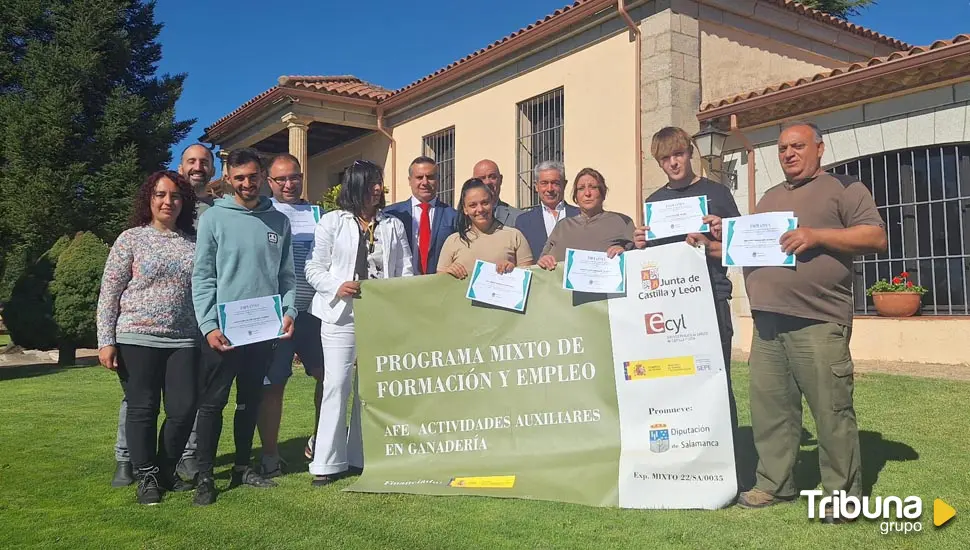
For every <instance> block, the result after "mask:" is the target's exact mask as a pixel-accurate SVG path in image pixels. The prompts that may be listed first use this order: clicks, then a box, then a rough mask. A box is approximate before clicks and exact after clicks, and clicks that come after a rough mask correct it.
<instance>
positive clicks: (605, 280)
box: [562, 248, 626, 294]
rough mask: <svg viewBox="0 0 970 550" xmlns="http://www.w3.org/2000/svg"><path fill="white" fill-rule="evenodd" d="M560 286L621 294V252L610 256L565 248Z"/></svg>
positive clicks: (623, 269)
mask: <svg viewBox="0 0 970 550" xmlns="http://www.w3.org/2000/svg"><path fill="white" fill-rule="evenodd" d="M562 287H563V288H564V289H566V290H575V291H578V292H598V293H604V294H622V293H624V292H626V265H625V264H624V262H623V254H617V255H616V256H614V257H612V258H610V257H608V256H607V255H606V252H593V251H590V250H574V249H572V248H567V249H566V263H565V269H564V270H563V275H562Z"/></svg>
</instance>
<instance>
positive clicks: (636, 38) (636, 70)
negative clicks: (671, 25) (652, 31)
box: [616, 0, 643, 226]
mask: <svg viewBox="0 0 970 550" xmlns="http://www.w3.org/2000/svg"><path fill="white" fill-rule="evenodd" d="M616 10H617V11H618V12H620V15H622V16H623V19H624V20H625V21H626V26H627V27H630V32H632V33H633V42H634V44H635V47H636V55H635V56H634V57H633V64H634V66H633V74H634V75H635V76H634V80H635V86H634V88H633V89H634V90H636V93H635V94H634V97H635V98H636V116H635V117H634V126H635V127H636V131H635V132H636V137H635V138H634V139H636V152H637V162H636V168H637V203H636V204H637V212H636V220H637V226H641V225H643V130H642V128H641V126H642V124H643V123H642V120H641V119H642V118H643V113H642V112H641V95H642V94H641V90H640V53H641V52H642V51H643V50H641V48H640V27H638V26H637V24H636V23H634V22H633V19H632V18H630V14H628V13H627V12H626V6H625V5H624V0H616Z"/></svg>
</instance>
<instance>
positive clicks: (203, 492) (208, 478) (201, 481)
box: [192, 472, 217, 506]
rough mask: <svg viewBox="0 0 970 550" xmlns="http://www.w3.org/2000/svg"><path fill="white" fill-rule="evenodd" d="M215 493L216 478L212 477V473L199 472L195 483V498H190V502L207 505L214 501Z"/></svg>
mask: <svg viewBox="0 0 970 550" xmlns="http://www.w3.org/2000/svg"><path fill="white" fill-rule="evenodd" d="M216 494H217V491H216V480H214V479H212V473H211V472H210V473H207V474H201V473H200V474H199V478H198V480H197V482H196V484H195V498H193V499H192V504H194V505H196V506H208V505H209V504H212V503H214V502H215V501H216Z"/></svg>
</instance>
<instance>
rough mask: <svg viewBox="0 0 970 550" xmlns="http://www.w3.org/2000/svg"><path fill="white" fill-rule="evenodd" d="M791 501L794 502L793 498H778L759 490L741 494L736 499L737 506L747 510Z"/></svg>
mask: <svg viewBox="0 0 970 550" xmlns="http://www.w3.org/2000/svg"><path fill="white" fill-rule="evenodd" d="M793 500H795V497H789V498H780V497H776V496H774V495H772V494H770V493H766V492H765V491H762V490H761V489H751V490H750V491H745V492H743V493H741V496H739V497H738V506H740V507H742V508H749V509H757V508H767V507H769V506H774V505H775V504H782V503H785V502H792V501H793Z"/></svg>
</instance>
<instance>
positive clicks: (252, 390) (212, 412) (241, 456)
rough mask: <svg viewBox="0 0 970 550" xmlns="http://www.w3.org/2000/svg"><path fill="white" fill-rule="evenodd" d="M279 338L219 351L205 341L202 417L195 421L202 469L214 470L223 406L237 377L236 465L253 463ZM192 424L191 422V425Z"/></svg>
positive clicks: (200, 383) (200, 388) (200, 371)
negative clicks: (266, 385) (267, 381)
mask: <svg viewBox="0 0 970 550" xmlns="http://www.w3.org/2000/svg"><path fill="white" fill-rule="evenodd" d="M275 343H276V341H275V340H273V341H270V342H259V343H256V344H249V345H247V346H240V347H237V348H233V349H231V350H229V351H227V352H218V351H215V350H213V349H212V348H210V347H209V346H208V344H203V345H202V365H201V368H200V369H199V382H198V385H199V418H198V423H197V424H196V438H197V439H198V451H197V457H198V461H199V473H200V474H205V473H207V474H210V475H211V473H212V468H213V462H214V461H215V458H216V452H217V451H218V448H219V437H220V436H221V435H222V410H223V409H225V408H226V404H227V403H228V402H229V391H230V390H231V389H232V382H233V380H235V381H236V414H235V416H234V418H233V431H232V435H233V439H234V440H235V443H236V465H237V466H246V465H248V464H249V463H250V460H251V456H250V455H251V454H252V452H253V437H254V436H255V433H256V421H257V420H258V417H259V402H260V401H261V400H262V397H263V379H264V378H265V377H266V373H267V372H268V371H269V365H270V361H272V359H273V347H274V345H275ZM190 428H191V426H190Z"/></svg>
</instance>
